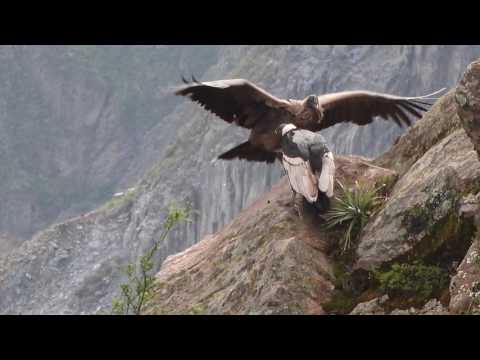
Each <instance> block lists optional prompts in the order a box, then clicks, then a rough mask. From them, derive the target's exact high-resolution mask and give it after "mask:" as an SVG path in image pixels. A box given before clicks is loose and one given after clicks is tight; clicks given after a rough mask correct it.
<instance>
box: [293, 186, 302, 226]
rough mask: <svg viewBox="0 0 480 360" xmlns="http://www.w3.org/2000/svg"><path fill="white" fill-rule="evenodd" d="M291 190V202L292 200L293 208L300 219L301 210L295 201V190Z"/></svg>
mask: <svg viewBox="0 0 480 360" xmlns="http://www.w3.org/2000/svg"><path fill="white" fill-rule="evenodd" d="M292 192H293V196H292V202H293V207H294V208H295V211H296V212H297V215H298V217H299V218H300V219H302V218H303V216H302V211H301V209H300V205H299V204H298V202H297V201H296V199H297V193H296V192H295V191H292Z"/></svg>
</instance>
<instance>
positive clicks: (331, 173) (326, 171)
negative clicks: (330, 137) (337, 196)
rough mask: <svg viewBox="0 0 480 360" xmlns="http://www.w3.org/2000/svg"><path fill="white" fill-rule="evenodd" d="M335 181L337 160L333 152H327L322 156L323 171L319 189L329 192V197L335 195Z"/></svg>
mask: <svg viewBox="0 0 480 360" xmlns="http://www.w3.org/2000/svg"><path fill="white" fill-rule="evenodd" d="M334 181H335V162H334V160H333V154H332V153H331V152H327V153H325V155H323V158H322V172H321V174H320V178H319V180H318V189H319V190H320V191H321V192H324V193H326V194H327V196H328V197H332V196H333V186H334Z"/></svg>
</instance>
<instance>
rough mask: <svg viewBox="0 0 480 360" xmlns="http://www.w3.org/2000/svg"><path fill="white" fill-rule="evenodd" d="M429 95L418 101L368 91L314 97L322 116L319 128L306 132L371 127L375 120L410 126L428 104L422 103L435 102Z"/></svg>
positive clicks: (316, 125) (416, 98) (316, 126)
mask: <svg viewBox="0 0 480 360" xmlns="http://www.w3.org/2000/svg"><path fill="white" fill-rule="evenodd" d="M443 90H445V89H441V90H439V91H436V92H434V93H432V94H429V95H425V96H420V97H402V96H395V95H390V94H382V93H376V92H371V91H343V92H337V93H332V94H325V95H321V96H319V97H318V102H319V105H320V106H321V107H322V108H323V112H324V116H323V119H322V121H321V122H320V123H319V124H314V125H312V126H311V128H310V130H312V131H319V130H322V129H325V128H328V127H330V126H333V125H335V124H338V123H341V122H353V123H355V124H357V125H366V124H369V123H371V122H372V121H373V120H374V119H375V117H377V116H378V117H381V118H383V119H385V120H391V121H394V122H395V123H396V124H397V125H398V126H403V125H407V126H410V125H411V124H412V120H411V118H412V117H414V118H420V117H421V116H422V112H424V111H427V110H428V107H429V106H431V105H432V104H431V103H428V102H426V101H425V100H435V99H434V98H431V96H432V95H435V94H437V93H439V92H440V91H443Z"/></svg>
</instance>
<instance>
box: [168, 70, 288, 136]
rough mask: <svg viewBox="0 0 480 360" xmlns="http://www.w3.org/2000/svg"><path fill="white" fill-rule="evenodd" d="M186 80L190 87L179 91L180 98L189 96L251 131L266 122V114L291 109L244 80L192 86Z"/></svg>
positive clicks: (282, 101)
mask: <svg viewBox="0 0 480 360" xmlns="http://www.w3.org/2000/svg"><path fill="white" fill-rule="evenodd" d="M183 80H184V82H185V83H186V84H187V86H185V87H183V88H181V89H180V90H178V91H176V92H175V94H176V95H181V96H187V97H189V98H190V99H191V100H192V101H195V102H197V103H199V104H200V105H202V106H203V107H204V108H205V109H206V110H208V111H210V112H212V113H214V114H215V115H217V116H218V117H220V118H221V119H223V120H225V121H227V122H229V123H235V124H237V125H238V126H242V127H244V128H247V129H251V128H252V127H253V126H254V125H255V123H256V121H257V120H259V119H261V118H265V114H266V112H268V111H271V110H272V109H280V108H289V107H290V106H291V104H290V103H289V102H288V101H286V100H282V99H279V98H277V97H275V96H273V95H271V94H270V93H268V92H267V91H265V90H263V89H261V88H260V87H258V86H256V85H255V84H253V83H251V82H250V81H248V80H244V79H228V80H219V81H210V82H194V83H191V84H189V83H188V82H187V81H186V80H185V79H183ZM194 81H195V80H194Z"/></svg>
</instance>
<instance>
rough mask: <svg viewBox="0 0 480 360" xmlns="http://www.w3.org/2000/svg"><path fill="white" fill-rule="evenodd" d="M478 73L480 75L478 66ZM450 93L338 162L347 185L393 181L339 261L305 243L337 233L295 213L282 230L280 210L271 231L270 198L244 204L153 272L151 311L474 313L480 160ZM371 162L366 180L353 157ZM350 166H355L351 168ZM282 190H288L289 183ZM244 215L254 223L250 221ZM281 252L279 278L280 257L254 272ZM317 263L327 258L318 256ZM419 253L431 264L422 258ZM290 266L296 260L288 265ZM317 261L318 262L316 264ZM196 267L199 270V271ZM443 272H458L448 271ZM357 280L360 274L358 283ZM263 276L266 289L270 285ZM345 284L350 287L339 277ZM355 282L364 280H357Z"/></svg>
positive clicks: (477, 303)
mask: <svg viewBox="0 0 480 360" xmlns="http://www.w3.org/2000/svg"><path fill="white" fill-rule="evenodd" d="M475 81H478V82H480V74H479V75H478V77H476V78H475ZM475 83H477V82H475ZM454 94H455V91H450V92H449V93H448V94H447V95H445V96H444V97H443V98H442V99H440V100H439V101H438V103H437V104H436V105H435V106H434V107H433V108H432V110H431V111H430V112H429V113H427V114H426V115H425V117H424V118H423V119H421V120H420V121H418V122H417V124H415V126H414V127H413V128H411V129H410V130H409V131H408V132H407V133H405V134H404V135H402V137H400V138H399V139H398V141H397V142H396V143H395V144H394V146H393V147H392V148H391V149H390V150H388V151H387V152H386V153H385V154H384V155H382V156H380V157H379V158H377V159H376V160H375V161H373V162H369V161H367V160H363V161H362V160H359V159H356V163H355V165H353V162H352V163H350V164H348V166H344V165H342V161H340V162H339V164H340V165H339V178H340V179H341V181H342V182H345V183H347V184H350V185H351V184H352V183H353V182H354V181H357V182H359V183H361V184H368V183H370V184H378V183H379V181H380V182H381V181H386V180H385V179H386V178H390V179H392V178H394V179H396V181H393V182H392V183H390V184H389V191H388V195H387V198H386V199H385V201H384V204H383V205H382V207H381V209H380V211H378V212H376V213H375V214H374V215H373V216H372V217H371V218H370V220H369V222H368V224H367V225H366V226H365V228H364V229H363V231H362V232H361V234H360V238H359V241H358V244H357V247H356V250H355V251H354V254H353V257H352V258H350V259H349V260H348V259H347V260H345V259H340V258H337V257H335V256H334V255H333V253H332V252H330V251H327V252H325V251H326V250H319V249H315V251H313V250H312V253H315V254H316V255H315V256H314V258H309V257H308V256H307V253H308V252H307V253H305V252H304V249H305V247H304V246H305V245H304V243H305V242H306V239H312V238H314V237H315V236H319V237H320V239H323V241H322V242H323V243H324V244H328V243H329V240H330V241H331V240H332V238H334V236H333V235H332V234H331V233H328V232H327V233H325V231H326V230H325V229H323V230H320V229H318V228H317V229H316V228H315V227H313V228H310V229H309V230H308V232H304V231H302V230H301V226H303V225H301V224H303V222H301V221H300V222H299V221H295V222H294V221H292V219H291V218H290V220H289V221H287V223H288V224H289V226H285V228H288V230H287V229H286V230H285V232H278V231H276V230H275V225H274V224H282V223H283V221H284V220H286V219H287V218H286V217H282V216H281V215H274V216H273V218H274V219H276V220H277V221H278V222H276V221H274V222H273V223H270V222H267V225H266V226H265V228H264V229H263V231H264V232H262V231H260V230H259V227H258V225H257V224H258V222H259V220H260V219H261V216H268V214H270V213H271V210H269V208H268V207H267V206H265V204H264V207H262V209H263V210H262V211H261V212H260V213H258V214H256V215H253V214H252V212H253V210H249V209H247V210H245V211H244V212H242V214H241V215H240V216H239V218H237V219H236V220H235V221H234V222H233V223H232V224H231V225H229V226H227V227H225V228H224V229H222V230H221V231H219V232H218V233H215V234H213V235H211V236H209V237H207V238H206V239H204V240H202V241H200V242H199V243H198V244H197V245H195V246H194V247H192V248H191V249H188V250H186V251H185V252H183V253H181V254H179V255H174V256H171V257H169V258H168V259H167V260H166V261H165V263H164V264H163V266H162V268H161V270H160V272H159V273H158V276H157V285H158V291H157V294H156V297H155V298H154V300H153V301H152V302H151V304H150V305H149V311H148V313H151V314H155V313H164V314H165V313H166V314H168V313H188V312H189V311H190V310H189V309H191V308H192V307H193V308H196V309H201V311H200V310H199V311H198V312H197V313H230V314H236V313H242V314H245V313H262V314H263V313H287V314H292V313H325V312H326V313H350V314H357V315H360V314H395V315H402V314H415V315H420V314H432V315H445V314H450V313H475V312H476V311H477V309H478V306H480V301H479V299H480V297H479V295H480V285H479V284H480V282H479V273H480V261H479V260H478V259H479V255H478V254H479V249H478V241H477V240H475V239H476V223H477V222H478V219H477V217H479V216H480V215H479V213H478V212H477V211H478V209H479V203H478V194H479V191H480V161H479V158H478V156H477V154H476V151H475V148H474V145H473V144H472V141H470V137H469V136H468V135H467V133H466V132H465V130H464V129H463V127H462V122H461V121H460V119H459V116H458V114H457V105H456V101H455V97H454ZM459 113H460V114H461V112H460V111H459ZM475 116H477V113H475ZM473 139H474V138H473ZM367 163H368V169H369V170H373V169H376V170H377V171H381V174H382V176H380V175H379V174H376V176H373V177H372V178H370V179H369V180H368V178H369V177H368V176H365V174H366V173H368V170H367V171H365V170H364V171H358V169H357V167H358V165H360V164H365V165H366V164H367ZM379 165H382V166H385V167H390V168H391V170H388V169H385V168H382V167H380V166H379ZM347 169H348V170H351V172H349V173H347V172H348V171H347ZM397 178H398V179H397ZM366 179H367V181H365V180H366ZM275 189H276V190H275V191H273V192H272V193H271V194H268V195H267V196H266V197H265V198H262V199H260V200H259V203H255V205H254V206H253V207H252V209H254V208H260V205H259V204H261V203H262V202H263V203H265V202H266V203H268V202H269V201H270V202H271V203H274V204H277V202H276V200H275V196H279V195H275V194H277V192H278V191H279V190H278V189H279V188H275ZM284 191H285V192H287V188H286V186H285V190H284ZM336 191H338V188H337V189H336ZM272 196H273V197H272ZM285 196H286V195H285ZM280 198H281V197H280V196H279V198H278V199H280ZM278 199H277V200H278ZM285 204H287V201H286V198H285ZM274 208H276V209H278V211H280V212H282V211H283V212H285V213H287V210H286V209H283V210H281V209H282V208H281V206H280V203H279V202H278V206H274ZM247 218H248V219H250V222H247V221H246V219H247ZM307 222H308V221H307ZM314 223H316V224H317V226H318V224H321V223H322V221H321V220H319V219H317V220H316V222H314ZM256 225H257V227H255V226H256ZM283 227H284V226H281V228H283ZM253 229H255V230H253ZM259 231H260V232H259ZM262 234H263V237H262ZM265 234H268V236H267V239H268V240H267V241H266V242H265V243H263V242H261V241H259V239H262V238H265ZM246 246H247V247H248V246H251V247H250V248H249V249H251V250H250V252H248V251H245V254H246V256H245V258H243V257H236V258H234V257H232V255H226V256H225V257H224V254H230V253H231V252H233V251H235V249H244V248H245V247H246ZM263 246H267V249H268V250H263V251H265V252H264V253H262V255H260V253H259V252H260V249H261V248H262V247H263ZM281 246H284V248H283V249H284V252H281V253H279V252H275V251H274V249H277V248H278V247H281ZM330 246H333V247H335V244H331V243H330ZM295 248H296V249H298V250H297V252H296V254H297V255H298V254H300V256H298V257H294V256H292V255H291V253H290V252H289V250H287V249H291V250H292V249H295ZM327 248H328V246H327ZM291 250H290V251H291ZM239 251H240V250H239ZM264 255H267V256H266V257H263V256H264ZM278 258H280V259H281V261H280V264H279V265H277V266H280V269H281V270H280V273H277V275H276V276H274V275H273V274H275V273H276V271H275V269H278V267H276V266H273V265H271V266H268V267H265V268H262V271H260V273H262V274H264V275H265V277H263V278H258V277H257V275H258V273H257V272H256V271H254V270H252V269H257V271H258V269H259V267H261V266H262V265H263V264H266V263H268V264H272V262H273V261H274V260H275V259H278ZM256 261H258V263H256ZM319 261H320V262H321V263H322V264H324V267H321V266H319V263H318V262H319ZM339 261H342V262H343V263H344V262H345V261H350V266H351V268H350V270H348V271H347V272H348V273H343V274H340V273H338V262H339ZM419 261H420V262H419ZM248 262H250V263H251V264H252V265H251V267H249V268H248V269H247V267H246V266H245V264H246V263H248ZM395 263H404V264H412V265H411V267H410V268H409V269H410V270H405V271H404V272H401V271H400V270H398V268H394V267H392V264H395ZM423 263H425V264H426V265H419V264H423ZM459 263H460V266H458V264H459ZM213 264H215V265H213ZM255 264H256V265H255ZM261 264H262V265H261ZM289 265H290V266H291V269H290V270H286V269H288V266H289ZM409 266H410V265H409ZM457 266H458V269H457ZM315 267H318V268H322V269H323V270H322V271H318V268H317V270H312V269H314V268H315ZM336 268H337V270H335V269H336ZM298 269H303V270H301V272H303V271H305V274H308V276H307V278H308V279H309V280H308V282H309V283H312V284H315V285H314V288H315V289H317V290H319V289H322V286H321V285H320V284H324V288H323V290H322V291H323V294H320V293H319V292H315V291H314V292H313V293H310V294H309V292H308V291H306V288H303V287H304V286H305V284H304V282H302V281H301V276H300V273H298V271H297V270H298ZM325 269H329V270H328V271H327V270H325ZM391 269H394V270H391ZM203 271H206V273H205V274H204V273H203ZM315 271H317V272H318V275H317V276H316V281H315V276H314V277H313V278H312V274H315ZM388 271H390V273H389V276H390V279H391V281H393V282H391V283H389V284H388V286H389V293H390V294H391V296H389V295H386V294H385V293H384V291H386V290H382V289H384V288H383V287H382V286H386V285H385V284H381V283H379V282H380V281H381V279H385V277H383V278H382V276H381V274H382V273H383V274H385V273H386V272H388ZM395 271H396V272H395ZM197 273H199V274H201V275H199V278H198V279H197V278H196V276H197V275H196V274H197ZM280 274H281V275H280ZM287 274H290V275H293V276H294V278H296V279H297V280H296V281H294V282H290V281H289V280H286V279H288V278H289V277H288V275H287ZM332 274H333V277H332ZM360 274H363V275H365V274H367V276H361V275H360ZM378 274H380V275H378ZM340 277H342V279H340ZM422 277H425V278H422ZM436 277H437V278H436ZM446 277H447V278H450V277H451V278H452V280H451V281H444V280H445V278H446ZM235 279H237V280H235ZM272 279H274V280H272ZM360 280H362V281H363V284H355V282H359V281H360ZM266 281H268V282H269V284H270V286H271V287H267V286H266V285H265V284H266ZM384 281H385V280H384ZM349 282H350V284H349V285H348V286H346V285H344V284H343V283H347V284H348V283H349ZM449 282H450V285H449ZM258 286H260V288H259V287H258ZM395 286H396V287H397V288H395ZM435 286H440V287H441V288H435ZM355 287H356V288H357V289H356V290H352V289H355ZM238 288H240V290H238ZM265 288H266V289H270V290H271V289H274V290H273V293H270V292H268V291H266V292H264V293H262V290H264V291H265ZM280 288H281V289H283V290H282V291H281V294H282V295H281V296H280V295H278V294H277V293H276V292H275V291H276V289H280ZM300 288H302V289H303V291H301V290H299V289H300ZM259 289H260V290H259ZM405 289H406V290H405ZM414 289H415V290H414ZM407 290H408V291H407ZM402 291H404V293H403V295H402ZM405 291H407V292H405ZM412 291H413V293H412ZM231 294H233V295H231ZM265 294H268V296H266V295H265ZM405 294H407V295H405ZM408 294H410V295H408ZM420 295H421V296H420ZM349 296H350V298H349V299H347V297H349ZM272 297H273V298H275V299H281V300H278V301H274V302H273V304H275V306H276V308H275V309H276V310H273V309H271V308H269V307H268V306H266V305H265V304H267V303H268V301H270V300H271V299H272ZM300 299H302V300H300ZM306 299H310V300H312V299H313V300H314V303H315V306H314V307H313V308H314V309H317V310H314V311H312V310H311V309H312V308H311V307H310V305H306V304H307V301H306ZM415 299H416V300H415ZM418 299H420V300H418ZM302 301H303V302H302ZM300 304H301V305H300ZM412 304H413V305H412ZM290 305H291V306H292V307H289V306H290ZM190 312H192V311H190ZM193 313H195V311H193Z"/></svg>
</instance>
